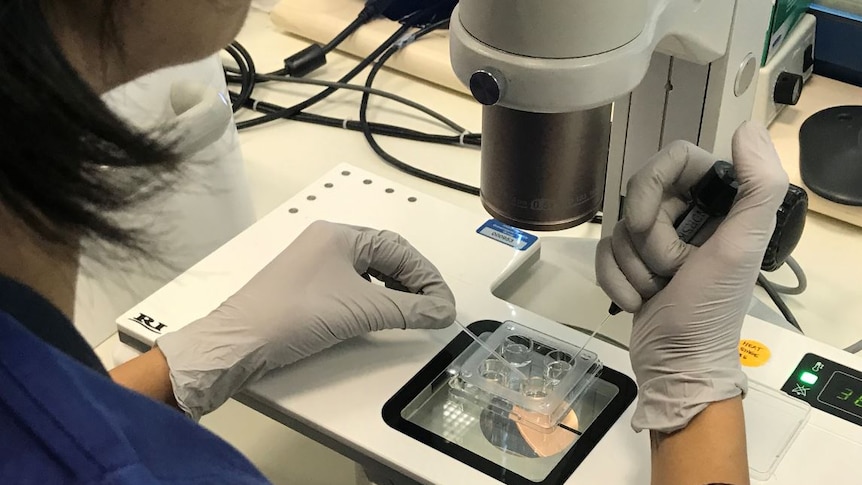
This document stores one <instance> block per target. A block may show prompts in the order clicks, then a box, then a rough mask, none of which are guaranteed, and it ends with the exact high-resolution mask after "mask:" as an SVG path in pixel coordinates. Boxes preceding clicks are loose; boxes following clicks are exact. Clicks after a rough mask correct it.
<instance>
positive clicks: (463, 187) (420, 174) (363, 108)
mask: <svg viewBox="0 0 862 485" xmlns="http://www.w3.org/2000/svg"><path fill="white" fill-rule="evenodd" d="M448 24H449V20H448V19H446V20H441V21H439V22H435V23H433V24H430V25H428V26H426V27H424V28H422V29H420V30H418V31H417V32H416V33H414V34H412V35H410V36H409V37H407V38H406V39H404V40H403V41H401V42H399V43H398V44H396V45H393V46H392V47H390V48H389V49H388V50H386V52H385V53H384V54H383V55H382V56H380V58H379V59H378V60H377V62H376V63H375V64H374V66H373V67H372V68H371V72H369V73H368V78H366V80H365V86H366V87H369V88H370V87H372V85H373V84H374V79H375V78H376V77H377V73H378V72H380V70H381V69H382V68H383V66H384V65H385V64H386V61H387V60H389V58H391V57H392V56H393V55H395V54H396V53H397V52H398V51H400V50H401V49H403V48H404V46H406V45H407V44H409V43H411V42H414V41H416V40H418V39H421V38H422V37H424V36H426V35H428V34H430V33H431V32H433V31H435V30H437V29H439V28H442V27H445V26H446V25H448ZM370 97H371V96H370V94H369V93H363V94H362V102H361V104H360V105H359V121H360V122H361V123H362V126H363V130H362V133H363V134H364V135H365V140H366V141H367V142H368V145H369V146H371V149H372V150H374V153H376V154H377V155H378V156H379V157H380V158H382V159H383V160H384V161H385V162H387V163H388V164H390V165H392V166H393V167H395V168H396V169H398V170H400V171H402V172H404V173H406V174H409V175H412V176H414V177H417V178H420V179H422V180H425V181H428V182H431V183H434V184H437V185H442V186H444V187H449V188H450V189H455V190H458V191H461V192H465V193H467V194H471V195H479V188H478V187H473V186H472V185H467V184H464V183H461V182H457V181H455V180H452V179H448V178H446V177H441V176H439V175H436V174H433V173H430V172H426V171H424V170H421V169H419V168H416V167H414V166H412V165H410V164H407V163H405V162H403V161H401V160H399V159H397V158H395V157H394V156H392V155H390V154H389V153H388V152H387V151H386V150H384V149H383V147H381V146H380V144H378V143H377V140H375V139H374V134H373V133H372V131H371V129H370V127H369V123H368V100H369V99H370Z"/></svg>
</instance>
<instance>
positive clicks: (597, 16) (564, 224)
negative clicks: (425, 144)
mask: <svg viewBox="0 0 862 485" xmlns="http://www.w3.org/2000/svg"><path fill="white" fill-rule="evenodd" d="M771 8H772V2H771V1H768V0H755V1H736V2H728V1H711V0H706V1H703V0H609V1H602V2H595V1H591V0H550V1H547V0H464V1H462V2H461V3H460V4H459V6H458V7H457V9H456V10H455V12H454V14H453V17H452V19H453V21H452V24H451V26H450V39H451V40H450V49H451V61H452V66H453V68H454V71H455V73H456V75H457V76H458V78H459V79H460V80H461V81H462V82H463V83H465V84H466V85H468V86H469V87H470V90H471V92H472V93H473V96H474V97H475V98H476V100H478V101H479V102H480V103H482V104H483V105H484V108H483V116H482V122H483V123H482V125H483V126H482V133H483V146H482V175H481V188H482V194H481V197H482V204H483V205H484V207H485V208H486V209H487V210H488V212H489V213H491V214H492V215H493V216H494V217H495V218H496V219H498V220H500V221H503V222H505V223H507V224H510V225H512V226H515V227H519V228H523V229H529V230H540V231H549V230H558V229H565V228H569V227H573V226H576V225H579V224H582V223H584V222H587V221H589V220H591V219H592V218H593V216H594V215H595V214H596V212H597V211H599V210H602V212H603V215H604V221H605V227H604V231H603V232H604V234H609V233H610V230H611V229H612V227H613V225H614V224H615V223H616V221H617V219H618V217H617V216H618V215H619V210H620V197H621V196H624V195H625V193H624V192H625V189H624V187H625V182H626V181H627V179H628V177H629V176H630V175H631V174H632V173H634V172H636V171H637V170H638V169H639V168H640V167H642V166H643V165H644V164H645V162H646V161H647V160H648V159H649V157H651V156H652V155H653V154H655V152H657V151H658V150H660V149H661V148H662V147H663V146H664V145H665V144H666V143H668V142H670V141H673V140H678V139H679V140H687V141H690V142H692V143H695V144H697V145H699V146H701V147H702V148H704V149H706V150H707V151H710V152H713V153H715V154H716V156H717V157H729V155H730V140H731V135H732V133H733V131H734V130H735V129H736V128H737V127H738V126H739V125H740V124H741V123H742V122H743V121H745V120H747V119H749V118H750V116H751V111H752V103H753V100H754V87H755V85H756V81H757V79H756V76H757V71H758V68H759V58H760V52H761V51H762V49H763V42H764V40H763V38H764V32H765V31H766V27H767V25H768V22H769V16H770V13H771Z"/></svg>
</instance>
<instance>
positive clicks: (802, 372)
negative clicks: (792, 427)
mask: <svg viewBox="0 0 862 485" xmlns="http://www.w3.org/2000/svg"><path fill="white" fill-rule="evenodd" d="M781 390H782V391H784V392H785V393H787V394H789V395H790V396H792V397H795V398H796V399H800V400H802V401H805V402H807V403H808V404H810V405H811V407H813V408H815V409H819V410H821V411H823V412H825V413H828V414H831V415H833V416H835V417H838V418H841V419H843V420H845V421H849V422H851V423H854V424H856V425H859V426H862V372H860V371H858V370H856V369H851V368H849V367H847V366H845V365H842V364H839V363H837V362H833V361H831V360H829V359H824V358H823V357H820V356H819V355H816V354H805V357H803V358H802V360H801V361H800V362H799V365H797V366H796V370H794V371H793V374H791V375H790V378H788V379H787V382H785V383H784V386H783V387H782V388H781Z"/></svg>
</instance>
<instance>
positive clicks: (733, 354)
mask: <svg viewBox="0 0 862 485" xmlns="http://www.w3.org/2000/svg"><path fill="white" fill-rule="evenodd" d="M715 161H716V158H715V157H714V156H712V155H711V154H709V153H707V152H705V151H703V150H701V149H700V148H698V147H696V146H694V145H692V144H690V143H684V142H676V143H673V144H671V145H670V146H668V147H667V148H666V149H665V150H663V151H662V152H660V153H658V154H657V155H656V156H655V157H654V158H653V159H651V160H650V162H649V164H648V166H647V167H645V168H644V169H643V170H641V171H640V172H639V173H637V174H636V175H635V176H634V177H632V179H631V180H630V182H629V185H628V194H627V197H626V200H625V206H624V208H623V214H624V218H623V220H622V221H621V222H620V223H619V224H618V225H617V226H616V229H615V231H614V234H613V236H612V237H610V238H606V239H603V240H602V241H601V242H600V243H599V247H598V252H597V255H596V273H597V276H598V281H599V284H600V285H601V287H602V288H603V289H604V290H605V292H606V293H607V294H608V295H609V296H610V297H611V299H612V300H613V301H614V302H616V303H617V304H618V305H619V306H620V307H622V308H623V309H624V310H626V311H629V312H632V313H634V326H633V328H632V337H631V350H630V352H631V362H632V367H633V369H634V372H635V376H636V377H637V381H638V386H639V388H640V392H639V397H638V403H637V409H636V410H635V414H634V418H633V419H632V427H633V428H634V429H635V430H636V431H641V430H643V429H649V430H654V431H660V432H664V433H670V432H673V431H676V430H679V429H681V428H683V427H685V426H686V425H687V424H688V423H689V421H691V419H692V418H694V417H695V416H696V415H697V414H698V413H700V412H701V411H702V410H703V409H704V408H706V407H707V406H708V405H709V404H710V403H712V402H718V401H723V400H726V399H730V398H733V397H736V396H739V395H740V394H743V395H744V394H745V393H746V391H747V389H748V383H747V380H746V377H745V374H744V373H743V372H742V370H741V368H740V362H739V338H740V331H741V328H742V321H743V318H744V317H745V312H746V309H747V308H748V305H749V303H750V301H751V297H752V292H753V290H754V285H755V282H756V279H757V275H758V273H759V271H760V265H761V262H762V260H763V254H764V252H765V250H766V246H767V244H768V242H769V240H770V237H771V236H772V232H773V229H774V227H775V214H776V211H777V210H778V207H779V206H780V205H781V202H782V201H783V199H784V196H785V194H786V192H787V187H788V180H787V174H786V173H785V172H784V170H783V169H782V168H781V163H780V160H779V158H778V154H776V152H775V148H774V147H773V146H772V142H771V141H770V139H769V134H768V133H767V132H766V130H765V129H764V128H763V127H761V126H759V125H757V124H754V123H746V124H744V125H742V126H741V127H740V128H739V129H738V130H737V132H736V133H735V135H734V137H733V164H734V166H735V168H736V172H737V179H738V181H739V183H740V187H739V193H738V195H737V198H736V201H735V203H734V205H733V208H732V209H731V211H730V213H729V214H728V216H727V217H726V218H725V219H724V220H723V221H722V222H721V224H720V225H718V227H717V228H716V229H715V232H714V233H713V234H712V235H711V236H710V237H709V238H708V239H707V240H706V241H705V242H704V243H703V244H702V245H701V246H700V247H695V246H692V245H689V244H685V243H683V242H682V241H681V240H680V239H679V238H678V237H677V234H676V231H675V229H674V227H673V223H674V221H675V220H676V219H677V217H678V216H679V215H680V214H682V213H683V212H684V210H685V209H686V207H687V205H688V201H689V193H690V188H691V187H692V185H694V184H695V183H696V182H697V181H698V180H699V179H700V178H701V176H702V175H703V174H704V173H706V171H707V170H709V169H710V167H711V166H712V165H713V163H714V162H715Z"/></svg>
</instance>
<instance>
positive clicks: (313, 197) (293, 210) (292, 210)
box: [287, 170, 419, 214]
mask: <svg viewBox="0 0 862 485" xmlns="http://www.w3.org/2000/svg"><path fill="white" fill-rule="evenodd" d="M341 175H344V176H345V177H347V176H348V175H350V172H348V171H347V170H345V171H343V172H341ZM362 183H364V184H365V185H371V184H372V183H373V181H372V180H371V179H365V180H363V181H362ZM323 186H324V187H325V188H327V189H331V188H333V187H335V184H333V183H330V182H327V183H325V184H323ZM384 192H386V193H387V194H392V193H395V189H392V188H388V189H386V190H385V191H384ZM305 199H306V200H312V201H313V200H317V196H316V195H309V196H308V197H306V198H305ZM418 200H419V199H417V198H416V197H408V198H407V202H416V201H418ZM287 212H289V213H291V214H296V213H297V212H299V209H297V208H296V207H291V208H290V209H288V211H287Z"/></svg>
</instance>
